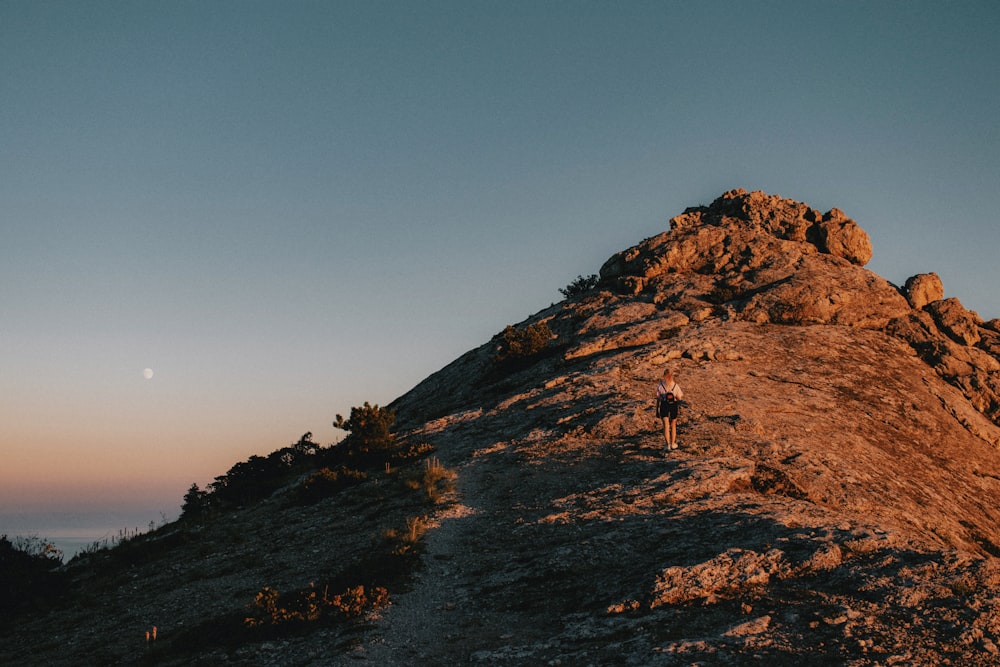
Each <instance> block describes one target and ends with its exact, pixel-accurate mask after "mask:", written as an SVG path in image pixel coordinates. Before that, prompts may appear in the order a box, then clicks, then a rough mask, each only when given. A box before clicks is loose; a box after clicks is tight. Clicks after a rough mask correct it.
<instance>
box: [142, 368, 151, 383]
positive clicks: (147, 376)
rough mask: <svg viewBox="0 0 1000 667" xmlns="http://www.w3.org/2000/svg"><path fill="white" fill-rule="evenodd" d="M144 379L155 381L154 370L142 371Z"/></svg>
mask: <svg viewBox="0 0 1000 667" xmlns="http://www.w3.org/2000/svg"><path fill="white" fill-rule="evenodd" d="M142 377H144V378H146V379H147V380H152V379H153V369H152V368H147V369H145V370H143V371H142Z"/></svg>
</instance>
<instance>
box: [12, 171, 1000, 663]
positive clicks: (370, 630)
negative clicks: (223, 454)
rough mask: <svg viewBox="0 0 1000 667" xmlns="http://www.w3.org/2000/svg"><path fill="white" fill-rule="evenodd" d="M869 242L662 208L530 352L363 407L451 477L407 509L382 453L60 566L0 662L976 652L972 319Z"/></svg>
mask: <svg viewBox="0 0 1000 667" xmlns="http://www.w3.org/2000/svg"><path fill="white" fill-rule="evenodd" d="M871 252H872V250H871V244H870V241H869V239H868V236H867V234H865V232H864V231H863V230H862V229H861V228H860V227H859V226H858V225H857V224H856V223H855V222H854V221H852V220H851V219H850V218H848V217H846V216H845V215H844V214H843V213H842V212H840V211H839V210H837V209H834V210H832V211H829V212H827V213H820V212H819V211H816V210H814V209H812V208H810V207H809V206H807V205H805V204H801V203H798V202H794V201H791V200H787V199H783V198H780V197H775V196H769V195H765V194H763V193H759V192H753V193H747V192H745V191H742V190H736V191H733V192H729V193H727V194H725V195H723V196H722V197H720V198H719V199H717V200H716V201H715V202H713V203H712V204H710V205H709V206H701V207H696V208H691V209H688V210H687V211H685V212H684V213H683V214H681V215H679V216H677V217H675V218H673V219H672V220H671V221H670V229H669V231H666V232H664V233H663V234H659V235H657V236H654V237H652V238H650V239H646V240H644V241H642V242H641V243H639V244H637V245H636V246H634V247H632V248H629V249H627V250H624V251H622V252H619V253H615V254H614V255H613V256H612V257H611V258H610V259H609V260H608V261H607V262H606V263H605V264H604V266H603V267H602V268H601V273H600V278H601V281H600V283H599V284H598V286H597V287H596V288H595V289H594V290H593V291H590V292H587V293H583V294H578V295H576V296H573V297H572V298H567V299H566V300H565V301H563V302H561V303H559V304H555V305H552V306H551V307H549V308H546V309H544V310H542V311H540V312H538V313H536V314H535V315H533V316H531V317H529V318H528V319H527V320H525V321H524V322H521V323H520V324H518V325H517V326H516V329H517V330H521V331H523V330H525V329H527V328H528V327H541V325H545V326H547V327H548V330H549V331H551V333H552V336H553V340H552V343H551V344H550V345H549V346H548V347H547V348H544V349H542V350H532V352H531V353H530V354H529V355H526V356H524V357H523V358H520V359H517V360H516V361H517V363H510V359H507V360H506V362H507V363H505V364H502V365H501V364H498V363H497V359H498V356H497V353H498V348H499V346H500V345H501V344H502V341H503V335H501V334H498V335H497V336H496V337H495V338H494V339H493V340H491V341H489V342H487V343H485V344H483V345H482V346H480V347H478V348H476V349H474V350H470V351H469V352H467V353H466V354H464V355H462V356H461V357H459V358H458V359H456V360H455V361H454V362H452V363H451V364H449V365H448V366H446V367H445V368H443V369H441V370H440V371H438V372H437V373H435V374H433V375H431V376H430V377H428V378H427V379H426V380H424V381H423V382H421V383H420V384H418V385H417V386H416V387H414V388H413V389H412V390H411V391H409V392H407V393H406V394H405V395H403V396H401V397H400V398H399V399H397V400H396V401H395V402H394V403H393V404H392V407H393V408H394V409H395V410H396V412H397V415H398V420H397V424H398V426H399V428H400V432H399V437H400V439H401V440H402V441H403V442H404V443H405V444H406V446H407V447H413V448H414V449H415V450H417V451H426V449H427V448H428V446H430V447H433V448H435V456H437V457H439V459H440V462H441V463H442V464H443V465H445V466H447V467H448V468H450V469H451V470H454V471H457V473H458V480H457V489H456V491H455V492H454V493H453V494H452V495H451V496H449V497H448V498H447V500H446V502H443V503H440V504H438V505H435V506H433V507H430V508H426V507H421V509H420V512H421V514H420V515H419V516H414V514H413V512H414V510H413V509H412V508H410V507H409V506H407V505H406V504H405V502H404V498H405V497H406V493H409V492H407V491H405V488H409V487H406V486H404V484H403V480H402V479H401V478H400V475H401V473H400V472H399V471H397V470H395V469H393V467H392V466H389V465H386V466H385V468H384V471H383V470H382V469H381V467H376V469H374V470H371V471H369V474H368V477H367V478H366V479H365V481H363V482H360V481H359V482H358V483H357V484H356V485H352V486H350V487H349V488H346V489H344V490H342V491H339V492H338V494H337V495H336V496H334V497H331V498H329V499H326V500H324V501H322V502H318V503H316V504H313V505H309V506H308V507H303V506H302V505H301V502H300V501H295V500H294V499H293V497H292V495H291V494H292V492H291V491H289V490H288V489H294V488H295V485H290V486H289V487H287V488H285V489H283V490H281V491H279V492H277V493H275V494H273V495H272V496H271V497H269V498H267V499H266V500H265V501H263V502H261V503H258V504H256V505H252V506H250V507H246V508H241V509H239V510H238V511H234V512H232V513H230V514H228V515H225V516H222V517H218V518H217V519H214V520H213V521H208V522H206V523H204V524H199V525H196V526H193V527H192V526H187V527H183V528H177V529H175V530H174V531H173V532H171V531H170V530H166V531H164V534H162V535H158V536H157V540H158V542H157V545H159V546H157V547H156V550H154V551H142V552H137V553H142V554H145V555H144V558H142V559H139V560H137V561H136V562H135V563H133V564H131V565H130V567H129V569H128V570H127V571H126V572H124V573H123V572H112V573H110V574H108V575H107V576H103V577H102V575H99V574H94V573H89V574H86V575H85V576H81V577H80V579H79V585H80V587H81V591H82V592H81V593H80V595H79V596H77V598H74V600H75V601H76V602H75V603H76V604H78V605H80V606H82V607H84V608H79V609H78V608H73V607H70V608H66V609H53V610H50V611H48V612H46V613H45V614H40V615H38V616H36V617H34V618H29V619H25V620H24V621H23V622H21V623H19V624H18V626H17V627H16V628H13V629H11V630H10V631H9V632H8V633H7V634H6V635H5V636H4V637H3V638H2V640H3V641H0V662H3V663H5V664H7V663H10V664H19V663H23V662H25V661H30V660H34V661H37V662H43V661H44V662H46V663H49V664H53V665H59V664H65V665H71V664H72V665H76V664H139V663H150V664H151V663H153V662H155V663H156V664H160V665H180V664H245V665H250V664H252V665H265V666H278V665H286V664H303V665H307V664H308V665H359V664H360V665H365V664H369V665H414V664H427V665H451V664H470V663H471V664H481V665H558V664H562V665H578V664H579V665H585V664H595V665H597V664H602V665H603V664H614V665H620V664H621V665H688V664H713V665H748V664H782V665H798V664H810V663H816V664H837V665H842V664H844V665H871V666H874V665H892V664H906V665H937V664H962V665H984V666H985V665H995V664H997V663H998V662H1000V647H998V645H1000V624H998V623H997V620H996V619H997V618H1000V598H998V596H997V595H996V587H997V585H998V584H1000V450H998V447H1000V426H998V419H1000V407H998V405H1000V401H998V396H1000V383H998V380H1000V356H998V355H1000V321H998V320H990V321H987V322H984V321H982V319H981V318H980V317H979V316H978V315H976V314H975V313H972V312H971V311H968V310H966V309H965V308H964V307H963V306H962V305H961V303H960V302H959V301H958V300H956V299H945V298H944V289H943V287H942V285H941V281H940V279H938V278H937V276H935V275H934V274H924V275H922V276H914V277H913V278H911V279H910V280H908V281H906V285H905V286H904V288H903V289H898V288H896V287H895V286H893V285H892V284H890V283H889V282H887V281H886V280H884V279H883V278H881V277H879V276H877V275H875V274H874V273H872V272H870V271H868V270H867V269H865V268H864V264H865V263H866V262H867V261H868V260H869V259H870V257H871ZM507 333H509V332H507ZM668 367H669V368H672V369H673V370H674V371H675V372H676V374H677V377H678V381H679V382H680V384H681V386H682V387H683V389H684V393H685V401H686V403H685V404H684V405H683V407H682V408H681V419H680V425H679V437H680V443H681V448H680V449H679V450H677V451H674V452H671V453H670V454H669V455H665V453H664V451H663V447H662V439H663V436H662V431H661V425H660V423H659V422H658V420H656V419H655V417H654V413H653V410H652V408H653V404H652V403H653V402H652V395H653V391H654V386H655V383H656V382H657V380H658V379H659V378H660V377H661V375H662V373H663V370H664V369H665V368H668ZM418 445H419V446H418ZM403 526H406V529H407V530H410V531H412V532H417V531H415V528H421V529H422V530H425V531H426V532H425V533H424V534H423V537H422V539H421V541H420V545H419V547H418V546H415V545H412V544H411V545H409V546H407V549H409V551H408V552H407V554H408V557H409V558H410V559H411V560H410V561H409V562H413V560H414V559H416V560H419V567H418V568H417V570H416V571H415V572H414V573H412V576H409V578H408V579H407V580H406V582H405V585H404V584H400V585H397V584H386V583H385V582H386V577H388V574H387V572H390V571H391V568H389V567H387V562H395V561H386V560H379V561H377V562H376V563H374V564H373V563H369V562H368V561H366V556H365V554H366V553H367V552H369V551H371V550H372V549H374V548H375V546H376V545H379V544H384V542H385V540H386V537H385V535H386V534H387V532H389V531H393V530H399V529H401V528H402V527H403ZM414 539H416V537H415V538H414ZM417 549H419V552H418V551H416V550H417ZM416 553H419V554H420V555H419V558H417V557H416V556H415V554H416ZM397 555H398V554H397ZM387 558H388V557H387ZM345 563H347V564H350V567H348V566H347V565H345ZM355 566H357V567H361V566H364V568H365V570H366V571H367V572H370V573H373V574H372V576H375V575H378V576H381V577H382V579H380V580H378V581H380V582H381V583H382V584H383V585H388V586H389V589H390V590H389V594H390V596H391V599H392V605H391V607H389V608H388V609H387V610H384V611H382V612H381V613H377V614H370V615H368V616H367V617H366V618H365V619H364V620H363V622H360V623H355V624H352V625H346V626H345V625H331V624H327V625H320V626H319V627H315V628H313V627H311V626H309V624H308V623H306V622H305V620H303V622H302V624H301V626H297V629H296V632H294V633H291V634H286V635H281V634H278V633H276V632H273V631H272V632H271V633H270V634H268V633H264V634H262V635H257V634H248V633H247V632H246V631H245V630H241V629H240V628H241V621H242V619H243V617H244V616H245V615H246V608H247V606H248V605H249V604H250V603H251V601H252V600H254V599H257V600H259V597H258V598H254V594H255V593H256V592H257V591H260V590H261V586H262V585H266V586H277V587H279V588H281V589H282V590H286V589H288V590H295V589H296V588H297V589H298V590H301V591H304V592H305V596H306V598H305V599H307V600H315V599H316V596H318V595H319V594H320V593H319V592H318V591H317V589H315V588H313V583H312V582H314V581H316V580H317V579H322V578H325V579H326V580H331V578H332V580H334V581H341V580H347V574H348V573H349V572H350V570H351V567H355ZM345 568H346V569H345ZM330 573H334V574H336V576H333V577H331V574H330ZM395 576H396V577H397V578H398V577H399V576H400V575H399V574H398V573H396V574H395ZM392 581H395V579H392ZM323 595H324V596H325V595H326V594H325V593H323ZM309 596H312V597H309ZM303 618H305V615H304V617H303ZM154 624H155V625H158V627H159V630H160V635H161V637H162V638H163V639H162V640H161V641H162V646H160V647H152V648H151V647H150V646H149V645H148V642H147V644H146V645H145V646H144V645H142V643H141V642H140V640H139V636H140V630H141V629H143V628H148V627H149V626H150V625H154ZM54 628H57V629H58V631H54V630H53V629H54ZM122 629H124V630H122ZM172 637H176V638H177V639H173V640H172V639H171V638H172ZM171 642H173V643H171ZM192 646H197V649H195V648H192Z"/></svg>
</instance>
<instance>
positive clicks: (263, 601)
mask: <svg viewBox="0 0 1000 667" xmlns="http://www.w3.org/2000/svg"><path fill="white" fill-rule="evenodd" d="M388 604H389V591H387V590H386V589H385V588H382V587H381V586H375V587H373V588H372V589H371V590H370V591H367V590H365V587H364V586H360V585H359V586H353V587H350V588H348V589H346V590H345V591H344V592H343V593H339V594H337V595H333V596H331V595H330V587H329V585H326V586H323V589H322V592H321V591H320V589H319V587H317V586H316V585H315V584H310V585H309V588H307V589H305V590H302V591H298V592H296V593H293V594H291V595H287V596H282V595H281V593H280V592H279V591H278V590H277V589H275V588H271V587H269V586H265V587H264V588H262V589H261V590H260V592H259V593H257V595H256V596H255V597H254V599H253V602H251V603H250V604H249V605H247V609H248V610H249V612H250V613H249V614H248V615H247V616H246V618H245V619H244V621H243V624H244V625H245V626H246V627H248V628H251V629H256V628H262V627H266V626H288V625H298V624H303V623H307V622H312V621H318V620H320V619H321V618H323V617H324V616H329V615H330V614H334V615H335V616H339V617H341V618H356V617H358V616H361V615H363V614H365V613H366V612H368V611H377V610H379V609H382V608H383V607H386V606H387V605H388ZM330 620H333V619H330Z"/></svg>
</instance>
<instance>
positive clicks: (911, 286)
mask: <svg viewBox="0 0 1000 667" xmlns="http://www.w3.org/2000/svg"><path fill="white" fill-rule="evenodd" d="M903 291H904V293H905V294H906V299H907V301H909V302H910V305H911V306H912V307H913V308H917V309H920V308H923V307H924V306H926V305H927V304H929V303H931V302H932V301H939V300H941V299H943V298H944V285H943V284H942V283H941V278H939V277H938V274H936V273H921V274H918V275H915V276H911V277H910V278H907V280H906V284H905V285H904V286H903Z"/></svg>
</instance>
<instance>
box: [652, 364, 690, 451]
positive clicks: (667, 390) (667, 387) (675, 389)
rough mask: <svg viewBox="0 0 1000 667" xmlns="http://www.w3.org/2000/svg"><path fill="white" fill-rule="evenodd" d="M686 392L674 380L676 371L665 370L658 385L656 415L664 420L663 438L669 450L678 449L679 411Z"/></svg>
mask: <svg viewBox="0 0 1000 667" xmlns="http://www.w3.org/2000/svg"><path fill="white" fill-rule="evenodd" d="M682 398H684V392H683V391H681V387H680V385H679V384H677V381H676V380H674V372H673V371H672V370H670V369H667V370H665V371H663V379H662V380H660V383H659V384H658V385H656V416H657V417H659V418H660V419H662V420H663V439H664V441H665V442H666V449H667V451H669V450H671V449H677V411H678V408H679V407H680V401H681V399H682Z"/></svg>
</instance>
